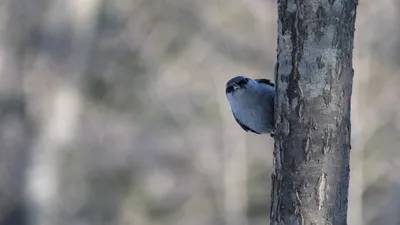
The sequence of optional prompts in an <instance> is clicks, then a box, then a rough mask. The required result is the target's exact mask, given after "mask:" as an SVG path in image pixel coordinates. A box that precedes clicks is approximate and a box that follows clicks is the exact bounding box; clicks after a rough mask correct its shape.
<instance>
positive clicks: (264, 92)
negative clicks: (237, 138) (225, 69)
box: [225, 75, 275, 137]
mask: <svg viewBox="0 0 400 225" xmlns="http://www.w3.org/2000/svg"><path fill="white" fill-rule="evenodd" d="M225 88H226V89H225V92H226V97H227V99H228V102H229V105H230V108H231V111H232V114H233V117H234V118H235V120H236V122H237V123H238V124H239V125H240V126H241V127H242V128H243V130H245V131H246V132H248V131H251V132H253V133H256V134H263V133H269V134H270V136H271V137H274V134H275V119H274V101H275V87H274V84H273V83H272V82H271V80H269V79H252V78H249V77H245V76H241V75H240V76H236V77H233V78H232V79H230V80H228V82H227V83H226V86H225Z"/></svg>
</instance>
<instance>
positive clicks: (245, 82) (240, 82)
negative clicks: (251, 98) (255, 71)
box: [238, 78, 249, 86]
mask: <svg viewBox="0 0 400 225" xmlns="http://www.w3.org/2000/svg"><path fill="white" fill-rule="evenodd" d="M247 82H249V78H244V79H243V80H241V81H239V83H238V84H239V85H240V86H243V85H245V84H247Z"/></svg>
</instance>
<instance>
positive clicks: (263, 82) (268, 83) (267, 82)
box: [254, 79, 274, 87]
mask: <svg viewBox="0 0 400 225" xmlns="http://www.w3.org/2000/svg"><path fill="white" fill-rule="evenodd" d="M254 80H255V81H257V82H258V83H262V84H267V85H269V86H272V87H273V86H274V83H272V82H271V80H269V79H254Z"/></svg>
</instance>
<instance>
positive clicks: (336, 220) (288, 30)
mask: <svg viewBox="0 0 400 225" xmlns="http://www.w3.org/2000/svg"><path fill="white" fill-rule="evenodd" d="M357 4H358V1H357V0H329V1H323V0H306V1H301V2H300V1H295V0H280V1H278V62H277V72H278V75H277V80H276V84H277V97H276V100H277V101H276V107H277V116H276V123H277V124H279V126H277V135H276V143H275V152H274V155H275V167H276V168H275V174H274V175H273V176H272V177H273V200H272V209H271V224H346V220H347V201H348V200H347V197H348V186H349V155H350V154H349V153H350V99H351V93H352V82H353V74H354V71H353V68H352V56H353V42H354V27H355V18H356V7H357Z"/></svg>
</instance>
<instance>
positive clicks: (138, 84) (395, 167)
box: [0, 0, 400, 225]
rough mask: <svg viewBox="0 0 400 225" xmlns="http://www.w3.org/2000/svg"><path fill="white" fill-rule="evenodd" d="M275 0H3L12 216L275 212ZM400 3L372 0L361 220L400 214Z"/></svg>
mask: <svg viewBox="0 0 400 225" xmlns="http://www.w3.org/2000/svg"><path fill="white" fill-rule="evenodd" d="M276 11H277V4H276V0H274V1H272V0H220V1H211V0H202V1H195V0H147V1H145V0H113V1H107V0H68V1H66V0H2V1H0V146H1V147H0V225H25V224H34V225H55V224H60V225H102V224H104V225H113V224H114V225H161V224H162V225H168V224H171V225H261V224H263V225H265V224H269V219H268V218H269V208H270V174H271V172H272V148H273V139H271V138H270V137H269V135H260V136H258V135H255V134H251V133H245V132H244V131H243V130H242V129H241V128H240V127H239V126H238V125H237V124H236V122H235V121H234V119H233V117H232V115H231V113H230V108H229V105H228V103H227V101H226V99H225V90H224V87H225V82H226V81H227V80H228V79H229V78H231V77H233V76H235V75H238V74H245V75H247V76H250V77H253V78H260V77H268V78H272V77H273V63H274V61H275V59H276V25H277V13H276ZM399 12H400V2H399V1H397V0H381V1H376V0H360V2H359V6H358V13H357V24H356V37H355V43H356V46H355V50H354V61H353V62H354V69H355V77H354V89H353V98H352V99H353V100H352V147H353V148H352V155H351V163H352V164H351V181H350V196H349V214H348V223H349V224H351V225H376V224H379V225H381V224H385V225H396V224H400V214H399V213H398V212H400V194H399V193H400V173H399V171H400V170H399V169H400V150H399V149H397V148H398V147H399V146H400V101H399V100H400V72H399V67H400V60H399V59H400V55H399V53H400V26H399V24H400V23H399V21H400V13H399Z"/></svg>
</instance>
